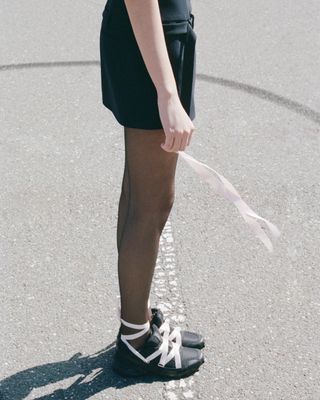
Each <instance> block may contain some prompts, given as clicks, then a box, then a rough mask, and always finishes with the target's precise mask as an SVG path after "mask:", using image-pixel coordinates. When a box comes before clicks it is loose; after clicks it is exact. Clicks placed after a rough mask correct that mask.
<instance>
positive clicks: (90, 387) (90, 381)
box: [0, 341, 172, 400]
mask: <svg viewBox="0 0 320 400" xmlns="http://www.w3.org/2000/svg"><path fill="white" fill-rule="evenodd" d="M114 345H115V341H114V342H113V343H111V344H110V345H108V346H107V347H106V348H104V349H102V350H100V351H98V352H97V353H94V354H92V355H89V356H82V354H81V353H76V354H75V355H74V356H72V357H71V358H70V359H69V360H65V361H58V362H53V363H49V364H44V365H38V366H36V367H32V368H28V369H26V370H24V371H21V372H17V373H16V374H14V375H12V376H9V377H7V378H5V379H4V380H2V381H0V400H23V399H25V398H26V397H28V395H29V394H30V392H31V391H32V390H33V389H36V388H39V387H44V386H47V385H49V384H53V383H57V382H59V381H63V380H64V379H67V378H71V377H73V376H76V375H81V376H80V377H79V378H78V379H77V380H75V382H73V383H72V385H71V386H69V387H67V388H64V389H61V388H58V389H55V390H54V391H53V392H52V393H50V394H46V395H43V396H41V397H37V398H36V399H37V400H49V399H51V400H71V399H73V400H84V399H88V398H90V397H91V396H93V395H95V394H96V393H99V392H102V391H103V390H105V389H108V388H110V387H114V388H117V389H121V388H124V387H126V386H130V385H135V384H137V383H152V382H154V381H155V380H156V381H166V380H167V379H166V378H159V377H157V376H151V375H150V376H144V377H139V378H124V377H121V376H119V375H118V374H116V373H114V372H113V370H112V369H111V363H112V359H113V353H114V350H115V346H114ZM95 370H97V371H95ZM94 371H95V373H93V372H94ZM89 375H91V376H90V378H89ZM168 379H169V378H168ZM170 379H172V378H170Z"/></svg>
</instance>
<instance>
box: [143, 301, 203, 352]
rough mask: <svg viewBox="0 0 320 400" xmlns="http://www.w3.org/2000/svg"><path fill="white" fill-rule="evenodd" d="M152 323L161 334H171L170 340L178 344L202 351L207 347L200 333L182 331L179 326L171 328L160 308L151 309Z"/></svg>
mask: <svg viewBox="0 0 320 400" xmlns="http://www.w3.org/2000/svg"><path fill="white" fill-rule="evenodd" d="M151 311H152V323H153V324H156V325H157V327H158V328H159V331H160V333H161V334H162V333H163V332H164V331H168V332H169V339H171V340H172V341H175V342H176V343H181V345H182V346H185V347H193V348H197V349H202V348H203V347H204V345H205V341H204V338H203V336H202V335H201V334H200V333H196V332H190V331H185V330H182V329H181V328H180V327H179V326H177V327H175V328H173V327H171V326H170V320H169V318H166V319H165V318H164V316H163V313H162V311H161V310H160V309H159V308H155V307H154V308H151Z"/></svg>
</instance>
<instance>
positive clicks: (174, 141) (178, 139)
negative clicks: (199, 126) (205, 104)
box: [161, 127, 195, 152]
mask: <svg viewBox="0 0 320 400" xmlns="http://www.w3.org/2000/svg"><path fill="white" fill-rule="evenodd" d="M194 130H195V128H194V127H192V128H191V130H190V131H189V132H188V131H183V132H179V131H176V132H173V133H172V132H169V133H168V134H166V140H165V143H161V148H162V149H163V150H165V151H168V152H178V151H184V150H185V149H186V147H187V146H189V144H190V142H191V137H192V134H193V131H194Z"/></svg>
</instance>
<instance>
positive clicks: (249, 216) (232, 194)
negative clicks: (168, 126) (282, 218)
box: [177, 151, 281, 252]
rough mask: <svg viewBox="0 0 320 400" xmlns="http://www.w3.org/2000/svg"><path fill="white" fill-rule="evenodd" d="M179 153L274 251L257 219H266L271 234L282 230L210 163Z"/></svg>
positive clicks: (277, 234) (270, 249) (278, 233)
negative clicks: (242, 195)
mask: <svg viewBox="0 0 320 400" xmlns="http://www.w3.org/2000/svg"><path fill="white" fill-rule="evenodd" d="M177 153H178V154H179V155H180V156H181V157H182V158H183V159H184V160H185V161H186V162H187V163H188V164H189V165H190V166H191V168H193V169H194V170H195V171H196V172H197V174H198V175H199V176H200V178H202V179H203V180H204V181H206V182H207V183H209V185H211V186H212V187H213V188H214V190H215V191H216V192H217V193H218V194H220V195H221V196H223V197H224V198H225V199H226V200H230V201H231V202H232V203H233V204H234V205H235V206H236V207H237V208H238V210H239V212H240V214H241V215H242V217H243V218H244V220H245V221H246V223H247V224H248V225H249V227H250V228H251V229H252V231H253V233H254V234H255V235H256V236H257V237H258V238H259V239H260V240H261V241H262V243H263V244H264V245H265V246H266V247H267V249H268V250H269V251H270V252H272V251H273V245H272V243H271V241H270V239H269V237H268V236H267V235H266V233H265V232H264V230H263V229H262V228H261V226H260V224H259V222H258V221H257V220H261V221H264V222H265V223H266V224H267V226H268V228H269V229H270V232H271V234H272V235H273V236H274V237H275V238H277V237H279V236H280V233H281V232H280V231H279V229H278V228H277V227H276V226H275V225H274V224H272V223H271V222H270V221H268V220H267V219H265V218H262V217H260V216H259V215H258V214H256V213H255V212H254V211H253V210H252V209H251V208H250V207H249V206H248V205H247V204H246V203H245V202H244V201H243V200H242V198H241V196H240V195H239V193H238V192H237V191H236V189H235V188H234V187H233V185H232V184H231V183H230V182H229V181H228V180H227V179H226V178H225V177H224V176H222V175H220V174H219V173H218V172H217V171H215V170H214V169H212V168H210V167H209V166H208V165H206V164H204V163H202V162H200V161H198V160H196V159H195V158H193V157H191V156H190V155H189V154H187V153H185V152H184V151H178V152H177Z"/></svg>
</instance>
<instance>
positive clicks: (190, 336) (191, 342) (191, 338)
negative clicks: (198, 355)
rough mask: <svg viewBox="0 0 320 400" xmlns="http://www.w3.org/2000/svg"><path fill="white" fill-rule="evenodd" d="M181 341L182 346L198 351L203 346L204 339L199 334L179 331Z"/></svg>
mask: <svg viewBox="0 0 320 400" xmlns="http://www.w3.org/2000/svg"><path fill="white" fill-rule="evenodd" d="M181 339H182V342H183V345H184V346H188V347H194V348H199V349H200V348H202V347H204V345H205V342H204V337H203V336H202V335H201V334H200V333H196V332H189V331H181Z"/></svg>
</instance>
